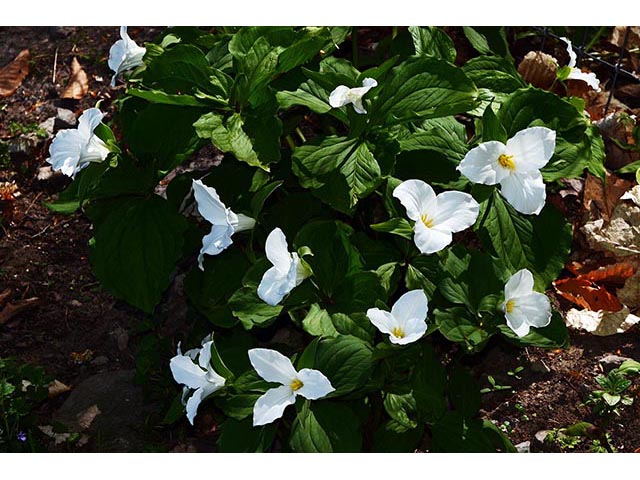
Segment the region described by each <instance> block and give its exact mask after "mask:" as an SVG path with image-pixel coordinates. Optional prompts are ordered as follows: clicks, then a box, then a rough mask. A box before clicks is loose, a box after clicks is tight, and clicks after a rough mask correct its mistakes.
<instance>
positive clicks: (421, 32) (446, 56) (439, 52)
mask: <svg viewBox="0 0 640 480" xmlns="http://www.w3.org/2000/svg"><path fill="white" fill-rule="evenodd" d="M409 33H411V38H412V39H413V45H414V47H415V49H416V55H424V56H432V57H434V58H439V59H442V60H446V61H447V62H451V63H453V62H454V61H455V59H456V48H455V46H454V45H453V41H452V40H451V39H450V38H449V36H448V35H447V34H446V33H444V32H443V31H442V30H441V29H439V28H437V27H409Z"/></svg>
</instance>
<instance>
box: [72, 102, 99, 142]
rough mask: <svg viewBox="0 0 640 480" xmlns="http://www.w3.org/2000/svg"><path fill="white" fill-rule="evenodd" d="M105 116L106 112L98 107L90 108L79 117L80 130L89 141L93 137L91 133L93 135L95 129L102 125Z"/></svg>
mask: <svg viewBox="0 0 640 480" xmlns="http://www.w3.org/2000/svg"><path fill="white" fill-rule="evenodd" d="M103 118H104V113H102V112H101V111H100V110H99V109H97V108H89V109H88V110H85V111H84V112H83V113H82V115H80V118H79V119H78V132H79V133H80V135H82V137H84V138H85V139H86V141H87V142H88V141H89V139H90V138H91V135H93V131H94V130H95V129H96V127H97V126H98V125H100V122H102V119H103Z"/></svg>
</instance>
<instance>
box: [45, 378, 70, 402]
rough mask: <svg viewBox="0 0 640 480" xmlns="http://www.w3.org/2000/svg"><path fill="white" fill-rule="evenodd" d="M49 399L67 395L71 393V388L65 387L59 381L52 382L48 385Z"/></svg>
mask: <svg viewBox="0 0 640 480" xmlns="http://www.w3.org/2000/svg"><path fill="white" fill-rule="evenodd" d="M48 388H49V398H55V397H57V396H58V395H62V394H63V393H67V392H70V391H71V387H70V386H68V385H65V384H64V383H62V382H61V381H60V380H54V381H53V382H51V383H50V384H49V387H48Z"/></svg>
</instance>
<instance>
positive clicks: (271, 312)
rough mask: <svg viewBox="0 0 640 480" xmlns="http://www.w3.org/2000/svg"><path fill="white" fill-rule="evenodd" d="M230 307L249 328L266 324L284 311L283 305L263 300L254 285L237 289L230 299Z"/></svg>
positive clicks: (244, 325) (245, 326)
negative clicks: (269, 303)
mask: <svg viewBox="0 0 640 480" xmlns="http://www.w3.org/2000/svg"><path fill="white" fill-rule="evenodd" d="M229 308H230V309H231V312H232V313H233V315H234V316H235V317H236V318H238V320H240V322H241V323H242V326H243V327H244V328H246V329H247V330H251V328H253V327H254V326H265V324H268V323H269V322H270V321H271V320H274V319H275V318H276V317H278V315H280V312H281V311H282V306H281V305H276V306H271V305H268V304H266V303H265V302H264V301H263V300H261V299H260V298H259V297H258V294H257V292H256V288H255V287H253V286H251V287H242V288H240V289H239V290H237V291H236V292H235V293H234V294H233V295H232V296H231V298H230V299H229Z"/></svg>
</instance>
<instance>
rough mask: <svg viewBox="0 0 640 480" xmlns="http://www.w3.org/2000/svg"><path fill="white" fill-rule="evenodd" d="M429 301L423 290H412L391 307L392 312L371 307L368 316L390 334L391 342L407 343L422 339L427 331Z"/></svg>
mask: <svg viewBox="0 0 640 480" xmlns="http://www.w3.org/2000/svg"><path fill="white" fill-rule="evenodd" d="M428 312H429V302H428V301H427V296H426V295H425V294H424V291H422V290H410V291H408V292H407V293H405V294H404V295H402V296H401V297H400V298H399V299H398V301H397V302H396V303H395V304H394V305H393V307H391V312H386V311H384V310H380V309H379V308H370V309H369V310H367V317H369V320H370V321H371V323H373V324H374V325H375V327H376V328H377V329H378V330H380V331H381V332H382V333H386V334H387V335H389V340H390V341H391V343H397V344H398V345H406V344H407V343H412V342H415V341H416V340H420V338H422V336H423V335H424V333H425V332H426V331H427V322H426V318H427V313H428Z"/></svg>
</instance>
